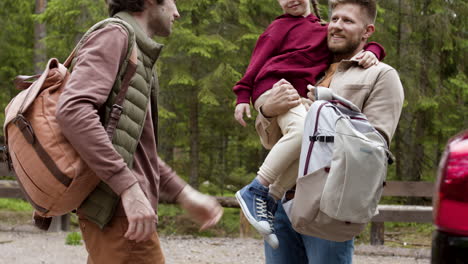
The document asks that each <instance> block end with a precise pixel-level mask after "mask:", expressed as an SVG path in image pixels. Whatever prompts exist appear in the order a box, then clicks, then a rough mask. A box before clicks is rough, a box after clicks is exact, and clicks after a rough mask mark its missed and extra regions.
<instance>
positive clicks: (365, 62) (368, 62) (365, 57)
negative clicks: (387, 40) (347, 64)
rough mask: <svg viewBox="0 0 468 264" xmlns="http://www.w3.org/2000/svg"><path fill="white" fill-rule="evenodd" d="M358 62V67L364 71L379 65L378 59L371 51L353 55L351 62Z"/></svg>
mask: <svg viewBox="0 0 468 264" xmlns="http://www.w3.org/2000/svg"><path fill="white" fill-rule="evenodd" d="M353 59H355V60H358V61H359V65H361V66H362V67H363V68H364V69H367V68H369V67H371V66H374V65H377V64H379V59H377V56H375V54H374V53H373V52H372V51H360V52H359V53H358V54H356V55H354V57H353V58H351V60H353Z"/></svg>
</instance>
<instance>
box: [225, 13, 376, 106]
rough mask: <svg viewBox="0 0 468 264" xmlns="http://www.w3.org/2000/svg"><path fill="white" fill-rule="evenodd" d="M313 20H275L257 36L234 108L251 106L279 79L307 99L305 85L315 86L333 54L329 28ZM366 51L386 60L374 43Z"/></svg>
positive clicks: (301, 18) (367, 46)
mask: <svg viewBox="0 0 468 264" xmlns="http://www.w3.org/2000/svg"><path fill="white" fill-rule="evenodd" d="M319 21H320V20H319V19H318V18H317V17H316V16H314V15H312V14H311V15H309V16H307V17H302V16H300V17H296V16H291V15H288V14H285V15H282V16H279V17H277V18H276V19H275V20H274V21H273V22H272V23H271V24H270V26H268V28H267V29H266V30H265V32H263V34H262V35H260V37H259V39H258V41H257V44H256V46H255V49H254V51H253V54H252V58H251V59H250V64H249V67H248V68H247V70H246V72H245V75H244V77H242V79H241V80H240V81H238V82H237V83H236V85H235V86H234V88H233V90H234V93H235V94H236V95H237V104H239V103H249V102H250V100H252V104H253V103H255V100H257V98H258V97H259V96H260V95H262V94H263V93H264V92H265V91H267V90H269V89H271V88H272V87H273V84H275V83H276V82H277V81H279V80H280V79H282V78H284V79H286V80H287V81H289V82H290V83H291V84H292V85H293V86H294V88H296V90H297V91H298V92H299V95H300V96H302V97H307V85H308V84H315V83H316V82H317V79H318V78H319V76H320V75H321V74H322V73H323V72H324V71H325V70H326V69H327V68H328V66H329V64H330V63H331V59H332V53H331V52H330V51H329V50H328V45H327V28H328V25H322V24H320V22H319ZM365 49H366V50H369V51H372V52H373V53H375V54H376V56H377V58H379V60H382V59H383V58H384V57H385V50H384V48H383V47H382V46H381V45H380V44H378V43H375V42H371V43H369V44H367V45H366V47H365Z"/></svg>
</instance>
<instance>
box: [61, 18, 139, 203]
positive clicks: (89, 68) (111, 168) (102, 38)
mask: <svg viewBox="0 0 468 264" xmlns="http://www.w3.org/2000/svg"><path fill="white" fill-rule="evenodd" d="M127 39H128V36H127V33H126V31H125V30H124V29H122V28H121V27H120V26H117V25H108V26H106V27H105V28H103V29H100V30H97V31H95V32H94V33H92V34H91V35H90V36H89V38H88V40H87V41H86V42H85V43H84V45H83V46H82V48H81V49H80V50H79V51H78V53H77V54H76V58H77V61H76V64H75V66H74V68H73V72H72V74H71V76H70V79H69V81H68V83H67V84H66V86H65V87H64V91H63V93H62V95H61V96H60V99H59V102H58V106H57V121H58V123H59V125H60V128H61V129H62V131H63V134H64V135H65V137H66V138H67V139H68V140H69V141H70V143H71V144H72V145H73V146H74V147H75V149H76V150H77V151H78V153H79V154H80V156H81V157H82V158H83V159H84V161H85V162H86V163H87V164H88V166H89V167H90V168H91V169H92V170H93V171H94V172H95V173H96V174H97V175H98V176H99V178H100V179H101V180H103V181H104V182H105V183H107V184H108V185H109V186H110V187H111V188H112V190H113V191H114V192H116V193H117V194H118V195H120V194H121V193H122V192H123V191H124V190H126V189H127V188H129V187H130V186H132V185H133V184H135V183H136V182H137V179H136V177H135V176H134V175H133V173H132V172H131V171H130V169H129V168H128V167H127V165H126V164H125V162H124V160H123V159H122V157H121V156H120V155H119V154H118V153H117V152H116V150H115V149H114V147H113V146H112V143H111V141H110V140H109V138H108V137H107V134H106V131H105V129H104V127H103V126H102V124H101V122H100V118H99V115H98V109H99V108H100V107H102V106H103V105H104V103H105V102H106V100H107V97H108V96H109V93H110V91H111V90H112V86H113V84H114V80H115V78H116V76H117V73H118V69H119V65H120V63H121V62H122V61H123V59H124V57H125V55H126V52H127V46H128V44H127V43H128V41H127Z"/></svg>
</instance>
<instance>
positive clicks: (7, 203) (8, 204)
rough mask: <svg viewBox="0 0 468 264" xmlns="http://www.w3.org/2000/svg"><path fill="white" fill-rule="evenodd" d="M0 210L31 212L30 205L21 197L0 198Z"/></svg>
mask: <svg viewBox="0 0 468 264" xmlns="http://www.w3.org/2000/svg"><path fill="white" fill-rule="evenodd" d="M0 210H8V211H13V212H32V210H33V208H32V206H31V205H30V204H29V203H28V202H26V201H23V200H21V199H13V198H0Z"/></svg>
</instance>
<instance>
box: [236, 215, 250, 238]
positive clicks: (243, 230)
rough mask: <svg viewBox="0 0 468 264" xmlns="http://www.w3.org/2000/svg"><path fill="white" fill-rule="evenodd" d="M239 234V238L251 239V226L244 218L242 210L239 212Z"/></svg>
mask: <svg viewBox="0 0 468 264" xmlns="http://www.w3.org/2000/svg"><path fill="white" fill-rule="evenodd" d="M239 233H240V237H241V238H245V237H253V232H252V225H251V224H250V223H249V220H247V218H246V217H245V215H244V213H243V212H242V210H239Z"/></svg>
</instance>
